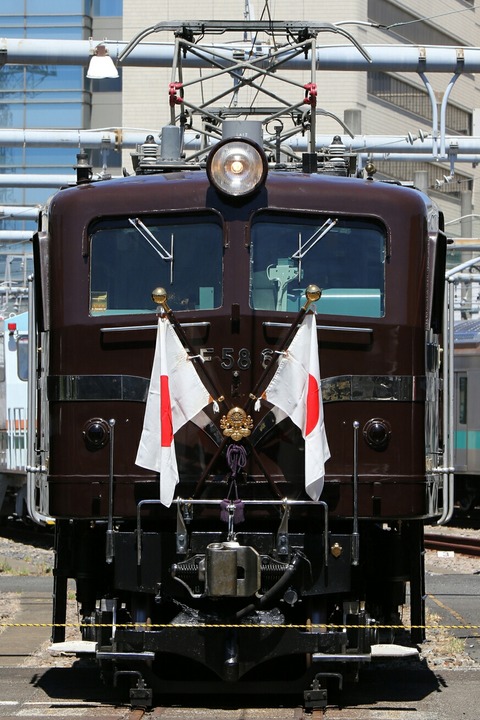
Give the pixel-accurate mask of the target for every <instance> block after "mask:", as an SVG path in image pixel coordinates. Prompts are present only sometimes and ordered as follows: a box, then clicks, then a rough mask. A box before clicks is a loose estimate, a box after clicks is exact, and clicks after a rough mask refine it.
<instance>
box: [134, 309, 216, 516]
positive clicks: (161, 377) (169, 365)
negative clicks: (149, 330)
mask: <svg viewBox="0 0 480 720" xmlns="http://www.w3.org/2000/svg"><path fill="white" fill-rule="evenodd" d="M210 400H211V398H210V396H209V393H208V391H207V389H206V388H205V386H204V385H203V383H202V382H201V380H200V378H199V376H198V374H197V371H196V370H195V368H194V367H193V365H192V362H191V361H190V360H189V358H188V353H187V351H186V350H185V348H184V347H183V345H182V343H181V342H180V340H179V339H178V337H177V334H176V333H175V330H174V329H173V327H172V326H171V324H170V321H169V320H167V319H166V318H165V319H163V318H159V320H158V330H157V342H156V345H155V355H154V359H153V368H152V377H151V379H150V387H149V390H148V397H147V405H146V408H145V418H144V421H143V430H142V436H141V438H140V444H139V446H138V451H137V457H136V460H135V463H136V465H139V466H140V467H143V468H146V469H147V470H153V471H154V472H158V473H160V501H161V503H162V504H163V505H166V506H167V507H169V506H170V505H171V504H172V500H173V495H174V492H175V486H176V485H177V483H178V480H179V477H178V467H177V458H176V455H175V445H174V441H173V438H174V435H175V433H176V432H177V430H179V429H180V428H181V427H182V426H183V425H185V423H186V422H188V421H189V420H191V419H192V418H193V417H195V415H197V414H198V413H199V412H200V411H201V410H202V408H204V407H205V405H207V404H208V403H209V401H210Z"/></svg>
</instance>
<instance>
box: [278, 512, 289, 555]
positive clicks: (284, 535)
mask: <svg viewBox="0 0 480 720" xmlns="http://www.w3.org/2000/svg"><path fill="white" fill-rule="evenodd" d="M289 514H290V509H289V507H288V505H284V506H283V515H282V519H281V520H280V526H279V528H278V533H277V553H278V554H279V555H288V554H289V551H290V545H289V542H288V517H289Z"/></svg>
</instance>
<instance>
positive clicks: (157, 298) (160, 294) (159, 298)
mask: <svg viewBox="0 0 480 720" xmlns="http://www.w3.org/2000/svg"><path fill="white" fill-rule="evenodd" d="M167 299H168V296H167V291H166V290H165V288H163V287H158V288H155V290H153V292H152V300H153V302H154V303H156V304H157V305H160V306H161V307H162V309H163V312H164V313H165V315H166V316H167V318H168V319H169V321H170V323H171V324H172V325H173V327H174V329H175V332H176V333H177V336H178V337H179V339H180V340H181V342H182V343H183V345H184V346H185V348H186V349H187V350H188V352H189V353H190V354H191V357H190V360H191V361H192V362H193V363H195V367H196V368H197V370H199V371H201V374H202V375H203V377H204V378H205V380H206V381H207V384H208V385H209V388H208V390H209V392H210V394H211V395H212V397H213V398H214V400H216V402H218V403H221V402H224V401H225V396H224V395H223V394H222V393H220V392H219V391H218V389H217V387H216V385H215V382H214V380H213V379H212V378H211V377H210V375H209V373H208V371H207V369H206V368H205V365H204V363H203V360H202V359H201V357H200V355H198V353H197V352H196V350H195V348H194V347H193V346H192V344H191V343H190V340H189V339H188V338H187V336H186V334H185V331H184V329H183V328H182V326H181V325H180V323H179V322H178V320H177V318H176V317H175V314H174V312H173V310H172V309H171V308H170V307H169V305H168V302H167Z"/></svg>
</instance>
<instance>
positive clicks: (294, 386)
mask: <svg viewBox="0 0 480 720" xmlns="http://www.w3.org/2000/svg"><path fill="white" fill-rule="evenodd" d="M263 397H264V398H265V399H266V400H268V402H270V403H272V405H275V406H276V407H277V408H279V409H280V410H281V411H282V413H284V414H285V416H289V417H290V418H291V419H292V421H293V422H294V423H295V425H297V427H298V428H300V430H301V432H302V435H303V437H304V439H305V490H306V492H307V494H308V495H309V496H310V497H311V498H312V499H313V500H318V499H319V497H320V495H321V493H322V490H323V482H324V476H325V463H326V461H327V460H328V458H329V457H330V450H329V448H328V442H327V435H326V432H325V424H324V417H323V406H322V395H321V390H320V362H319V359H318V344H317V326H316V319H315V315H314V314H313V313H311V312H310V313H308V314H307V316H306V317H305V319H304V320H303V322H302V324H301V325H300V328H299V329H298V331H297V334H296V335H295V337H294V339H293V341H292V342H291V343H290V346H289V348H288V350H287V351H286V352H285V354H284V355H283V356H282V357H281V359H280V361H279V364H278V368H277V371H276V373H275V375H274V376H273V378H272V380H271V381H270V384H269V385H268V387H267V389H266V391H265V393H264V395H263Z"/></svg>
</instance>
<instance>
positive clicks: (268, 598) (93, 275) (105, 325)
mask: <svg viewBox="0 0 480 720" xmlns="http://www.w3.org/2000/svg"><path fill="white" fill-rule="evenodd" d="M182 27H183V26H182ZM290 29H291V28H290ZM193 31H195V27H194V28H193ZM314 35H315V33H314ZM177 42H179V43H180V45H181V47H183V46H182V42H183V43H184V45H185V47H186V51H188V50H189V49H190V46H191V35H188V38H187V39H185V38H184V37H183V36H182V35H180V38H179V39H178V38H177ZM311 43H312V37H311V36H308V37H305V38H304V39H301V40H299V41H298V45H299V47H300V52H301V53H305V52H307V53H308V52H309V51H310V44H311ZM235 62H236V63H237V65H238V63H239V61H238V58H237V59H236V60H235ZM246 70H249V71H250V70H251V67H250V64H249V65H248V68H246ZM238 75H239V76H241V78H242V79H243V77H244V76H243V75H242V73H240V72H239V73H238ZM180 85H181V83H179V84H178V86H175V87H174V88H173V92H175V91H176V90H178V87H179V86H180ZM306 93H307V95H308V96H307V95H306V96H305V103H306V105H307V109H309V111H310V112H311V111H312V107H314V99H313V94H314V85H313V83H312V84H309V85H308V88H307V89H306ZM176 100H178V102H177V105H179V106H181V105H182V102H184V98H183V95H182V96H181V97H180V98H177V99H176ZM171 105H172V103H171ZM174 109H175V108H174ZM180 109H183V108H180ZM190 112H191V114H192V116H193V114H194V113H193V111H191V110H190ZM202 112H203V113H204V109H203V108H202ZM204 114H205V113H204ZM312 114H314V113H312ZM224 116H225V112H222V113H220V112H219V113H218V114H217V115H216V114H215V111H214V110H211V111H209V114H208V122H209V123H210V124H211V125H212V126H215V131H216V135H215V134H214V137H213V139H210V140H209V142H208V143H206V145H205V147H203V148H200V149H198V150H197V151H196V152H195V153H194V159H193V160H192V161H191V162H190V163H189V161H188V158H187V159H186V158H185V153H184V143H185V139H186V137H187V129H186V126H185V122H184V123H183V125H180V126H176V125H174V124H173V123H171V124H170V125H168V126H167V127H166V129H165V130H164V133H163V134H162V142H161V143H160V144H158V145H157V144H156V143H155V140H154V138H152V137H149V138H147V141H146V143H145V144H144V145H143V146H141V147H139V148H138V152H137V153H136V155H135V157H134V160H135V167H136V172H135V174H134V175H132V176H130V177H122V178H117V179H109V180H102V181H95V179H94V178H93V177H92V175H91V172H90V170H89V168H88V164H87V163H86V162H85V160H84V159H83V158H81V160H80V162H79V164H78V183H77V185H76V186H74V187H70V188H66V189H63V190H61V191H60V192H58V193H57V194H56V195H55V196H54V197H53V198H52V200H51V201H50V203H49V205H48V207H47V208H46V209H45V212H44V213H43V215H42V221H41V224H40V228H39V231H38V233H37V235H36V236H35V238H34V253H35V268H36V269H35V281H34V283H35V294H34V296H35V303H34V307H33V306H32V313H31V314H32V323H33V320H34V324H32V333H33V337H34V341H33V342H32V343H31V344H32V346H33V348H34V349H33V354H32V375H33V379H34V382H35V393H34V394H35V405H34V407H33V409H32V413H33V415H32V422H35V423H36V427H37V433H36V437H35V438H34V445H33V447H32V448H31V465H30V468H29V474H30V486H29V498H30V507H31V509H32V514H33V515H34V516H35V517H36V518H37V519H38V520H39V521H41V520H42V519H43V518H46V517H51V518H53V519H54V520H55V525H56V567H55V603H54V616H53V623H54V641H55V642H62V641H63V640H64V637H63V633H64V629H63V627H62V623H64V620H65V608H66V587H67V580H68V579H69V578H74V579H75V581H76V587H77V599H78V603H79V607H80V611H81V618H82V628H81V632H82V639H83V647H84V649H85V650H87V651H88V652H90V653H92V654H94V655H95V656H96V658H97V659H98V661H99V663H100V665H101V666H102V669H103V670H104V672H105V675H109V674H111V675H113V676H114V677H115V679H116V680H119V679H124V680H125V681H126V682H127V683H128V684H129V685H130V688H131V689H130V694H131V700H132V703H134V704H148V703H149V702H151V698H152V692H159V693H171V692H173V693H174V692H177V691H181V692H182V693H185V692H192V693H193V692H195V693H197V692H202V691H204V690H205V691H208V692H210V691H211V690H212V688H214V689H215V692H218V693H221V692H225V693H226V692H228V693H236V692H245V691H248V692H250V691H252V692H260V693H268V692H276V693H279V692H296V693H297V692H301V693H302V694H303V698H304V702H305V705H306V706H307V707H321V706H322V705H324V704H325V702H326V691H325V687H326V682H327V679H328V678H330V677H332V676H333V677H335V678H337V679H338V680H340V682H341V677H342V676H343V675H352V674H353V675H355V674H356V673H357V671H358V669H359V668H360V667H361V665H362V663H365V662H368V661H370V660H371V658H372V656H374V655H375V653H377V654H381V652H382V648H384V646H385V643H395V641H396V640H397V638H396V633H397V631H398V627H399V626H400V625H401V624H402V618H401V615H400V612H401V608H402V606H403V605H404V603H405V602H406V588H407V586H409V597H410V604H411V624H412V625H414V626H420V628H418V627H417V629H416V630H413V631H412V633H411V640H412V642H413V643H415V642H418V641H419V640H421V638H422V637H423V631H422V629H421V626H422V625H424V605H423V596H424V579H423V578H424V575H423V555H422V549H423V523H424V521H425V519H427V518H433V517H438V516H439V515H440V514H441V511H442V487H443V478H444V475H443V474H442V471H441V468H440V467H439V466H440V465H441V459H440V456H441V453H442V450H443V447H442V442H443V441H442V437H441V432H440V422H439V404H440V400H441V398H440V397H439V388H440V382H439V365H440V363H439V357H440V355H439V340H438V338H439V334H440V330H441V315H442V309H443V297H442V296H443V286H444V263H445V236H444V234H443V233H442V229H441V217H440V214H439V212H438V210H437V209H436V207H435V206H434V205H433V204H432V202H431V201H430V200H429V198H428V197H427V196H426V195H424V194H422V193H421V192H418V191H416V190H415V189H413V188H411V187H403V186H400V185H398V184H389V183H385V182H381V181H378V180H374V179H373V174H372V172H367V171H362V172H357V170H356V169H355V167H354V158H352V157H351V156H350V155H349V154H348V153H347V152H345V148H344V147H343V144H342V141H341V139H340V138H335V139H334V140H333V141H332V145H331V146H330V147H329V148H322V149H317V148H315V147H314V146H312V147H308V148H307V149H306V152H305V153H303V157H298V158H297V159H295V158H294V157H293V154H292V155H290V154H288V153H287V154H286V155H284V154H283V153H284V149H283V148H284V145H285V143H286V140H285V141H282V143H280V142H278V143H275V142H274V139H273V140H272V141H271V142H267V143H266V144H265V146H264V143H263V135H264V128H265V127H266V125H265V123H264V125H263V128H262V121H261V120H259V119H255V120H253V121H250V122H248V123H246V124H243V123H242V122H240V121H238V120H234V121H232V120H229V118H228V117H227V118H226V119H225V117H224ZM203 120H204V121H205V118H203ZM220 130H221V131H222V133H223V135H222V137H220V136H219V133H220ZM166 147H168V148H169V151H168V152H167V151H166V149H165V148H166ZM172 147H173V151H172ZM370 171H371V168H370ZM33 315H35V318H33ZM312 328H313V330H312V332H313V333H314V337H315V338H316V339H315V342H314V347H313V350H312V345H311V344H310V345H308V338H310V337H311V334H310V335H308V333H309V331H310V330H311V329H312ZM309 329H310V330H309ZM307 345H308V353H310V355H309V357H313V356H312V353H313V355H315V356H316V359H315V362H318V360H319V377H317V378H315V373H314V372H313V371H312V370H311V368H310V366H308V362H309V361H303V360H302V357H306V356H307V354H308V353H306V351H305V348H307ZM169 348H170V349H169ZM172 348H173V349H172ZM162 353H163V356H162ZM298 358H300V359H298ZM157 360H158V364H157ZM289 363H290V364H289ZM295 363H296V364H295ZM152 368H153V370H152ZM184 368H185V374H184ZM287 368H288V370H287ZM187 370H188V378H189V379H188V380H187ZM317 372H318V371H317ZM302 373H303V374H304V375H302ZM302 377H304V380H302V379H301V378H302ZM273 378H276V380H277V383H276V390H275V393H276V394H275V393H274V392H273V390H272V388H273V386H274V383H273ZM297 381H298V383H300V385H299V387H301V388H304V387H305V388H306V389H305V393H306V394H305V405H304V406H302V398H303V395H302V393H303V390H302V389H301V390H298V388H297ZM189 383H190V384H189ZM302 383H304V384H303V385H302ZM157 387H158V391H157V390H155V388H157ZM202 393H203V394H202ZM197 396H198V398H200V399H199V400H198V402H197V400H196V398H197ZM278 398H280V399H278ZM284 398H286V400H285V402H284ZM147 407H150V410H151V411H152V415H151V422H150V421H149V422H150V424H149V423H148V422H147V416H148V414H149V413H148V412H147ZM190 407H192V408H193V410H190V409H189V408H190ZM289 408H292V409H291V410H290V409H289ZM302 408H303V409H302ZM298 413H300V416H301V418H303V420H302V419H301V420H300V421H298V419H297V418H298ZM302 413H303V415H302ZM312 413H313V415H312ZM179 416H181V420H178V417H179ZM312 417H313V420H312ZM33 418H34V419H33ZM172 418H173V420H172ZM175 418H177V420H176V419H175ZM304 421H305V422H304ZM309 423H310V425H311V426H312V427H313V425H315V423H317V426H318V427H319V426H321V432H322V434H321V435H320V434H318V435H317V436H316V437H313V436H312V438H313V439H312V438H310V435H309V433H310V429H309ZM147 425H148V428H147ZM145 432H146V433H147V434H146V435H145V434H144V433H145ZM172 438H173V440H172ZM327 443H328V447H327ZM142 447H143V448H144V450H145V448H146V450H145V453H146V454H147V455H148V454H149V453H151V454H152V455H153V456H154V457H155V458H157V460H158V457H161V460H159V461H158V462H160V465H158V464H155V463H156V462H157V460H154V461H153V465H152V467H151V468H149V467H147V466H148V462H146V463H144V464H142V462H140V461H139V457H140V455H141V450H140V448H142ZM319 453H320V455H319ZM322 453H323V455H322ZM320 456H321V457H320ZM142 457H143V456H142ZM319 457H320V460H319V459H318V458H319ZM322 458H323V459H322ZM322 462H323V463H324V467H323V466H322ZM310 475H312V477H313V479H314V480H315V482H316V485H315V487H313V489H312V488H311V487H310V485H309V477H310ZM407 629H408V628H407ZM397 641H398V640H397Z"/></svg>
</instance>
